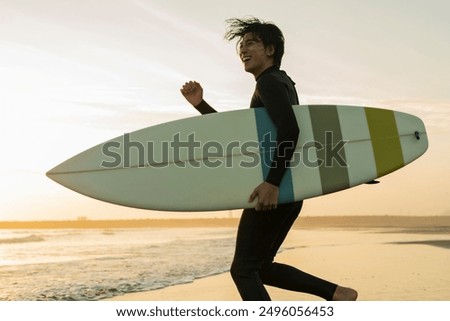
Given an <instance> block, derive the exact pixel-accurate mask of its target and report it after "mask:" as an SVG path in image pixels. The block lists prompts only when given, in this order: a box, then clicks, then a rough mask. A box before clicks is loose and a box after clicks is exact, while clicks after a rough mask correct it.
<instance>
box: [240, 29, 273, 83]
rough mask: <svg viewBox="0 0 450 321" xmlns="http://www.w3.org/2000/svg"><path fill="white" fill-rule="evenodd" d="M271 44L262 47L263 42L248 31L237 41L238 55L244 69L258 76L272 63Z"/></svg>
mask: <svg viewBox="0 0 450 321" xmlns="http://www.w3.org/2000/svg"><path fill="white" fill-rule="evenodd" d="M273 52H274V50H273V46H268V47H264V44H263V42H262V41H261V40H260V39H259V38H258V37H257V36H255V35H254V34H253V33H251V32H249V33H246V34H245V35H244V37H242V39H241V41H240V43H239V57H240V58H241V61H242V62H243V63H244V69H245V71H247V72H249V73H251V74H253V75H254V76H255V78H256V77H258V76H259V75H260V74H261V73H262V72H263V71H264V70H266V69H267V68H269V67H271V66H273V65H274V61H273Z"/></svg>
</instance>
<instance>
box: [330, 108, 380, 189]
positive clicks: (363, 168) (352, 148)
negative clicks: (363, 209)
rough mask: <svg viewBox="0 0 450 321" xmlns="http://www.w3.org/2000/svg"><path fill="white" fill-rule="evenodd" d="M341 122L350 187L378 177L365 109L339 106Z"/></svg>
mask: <svg viewBox="0 0 450 321" xmlns="http://www.w3.org/2000/svg"><path fill="white" fill-rule="evenodd" d="M337 110H338V114H339V121H340V124H341V131H342V138H343V139H344V140H345V141H347V143H346V144H345V158H346V161H347V164H349V166H348V176H349V180H350V186H355V185H359V184H361V183H366V182H367V178H365V177H367V176H366V175H367V173H370V174H369V177H373V178H375V177H376V176H377V169H376V164H375V158H374V156H373V148H372V143H371V142H370V133H369V127H368V125H367V120H366V113H365V111H364V108H355V107H351V106H338V107H337Z"/></svg>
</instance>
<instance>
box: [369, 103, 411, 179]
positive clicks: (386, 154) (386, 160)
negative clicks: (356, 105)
mask: <svg viewBox="0 0 450 321" xmlns="http://www.w3.org/2000/svg"><path fill="white" fill-rule="evenodd" d="M365 113H366V119H367V124H368V126H369V132H370V138H371V140H372V148H373V153H374V156H375V163H376V167H377V175H378V177H380V176H383V175H386V174H388V173H390V172H392V171H394V170H396V169H398V168H400V167H403V166H404V160H403V152H402V146H401V144H400V138H399V137H398V128H397V123H396V121H395V115H394V112H393V111H392V110H386V109H378V108H369V107H366V108H365Z"/></svg>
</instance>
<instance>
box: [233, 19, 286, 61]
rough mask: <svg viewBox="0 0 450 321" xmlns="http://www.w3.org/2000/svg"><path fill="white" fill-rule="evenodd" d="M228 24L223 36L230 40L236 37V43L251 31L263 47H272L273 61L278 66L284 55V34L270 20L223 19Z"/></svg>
mask: <svg viewBox="0 0 450 321" xmlns="http://www.w3.org/2000/svg"><path fill="white" fill-rule="evenodd" d="M225 22H226V23H227V24H228V27H227V30H226V32H225V36H224V38H225V39H226V40H228V41H231V40H233V39H235V38H238V39H239V40H238V44H239V42H240V41H241V40H242V38H243V37H244V35H245V34H247V33H249V32H251V33H253V34H254V35H255V36H256V37H258V38H259V39H260V40H261V41H262V43H263V44H264V47H267V46H270V45H272V46H273V47H274V50H275V51H274V63H275V64H276V65H277V66H278V67H280V66H281V59H282V58H283V55H284V36H283V33H282V32H281V30H280V29H279V28H278V27H277V26H276V25H275V24H273V23H272V22H265V21H262V20H260V19H258V18H255V17H249V18H243V19H238V18H232V19H227V20H226V21H225Z"/></svg>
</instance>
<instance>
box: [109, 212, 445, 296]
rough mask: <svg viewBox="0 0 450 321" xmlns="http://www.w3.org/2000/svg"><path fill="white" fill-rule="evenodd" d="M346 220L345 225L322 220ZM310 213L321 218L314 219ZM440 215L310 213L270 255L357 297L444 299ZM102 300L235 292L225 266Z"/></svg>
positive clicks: (274, 291)
mask: <svg viewBox="0 0 450 321" xmlns="http://www.w3.org/2000/svg"><path fill="white" fill-rule="evenodd" d="M346 220H347V223H346V224H345V225H347V226H346V227H339V228H338V227H330V226H332V225H334V226H336V225H340V224H343V223H342V222H344V221H346ZM371 220H372V221H371ZM318 221H321V223H322V224H321V225H322V226H320V227H318V226H317V222H318ZM312 222H315V224H316V227H314V224H313V223H312ZM352 222H353V224H352ZM364 222H365V224H364ZM368 222H369V223H368ZM448 222H449V218H428V219H427V218H401V217H399V218H397V219H394V218H384V220H383V217H377V218H372V219H369V220H365V221H364V220H362V219H361V220H360V219H359V218H356V219H353V220H352V218H341V220H339V219H338V218H336V219H335V220H334V222H333V220H332V219H329V218H328V219H323V218H316V219H313V220H312V221H311V220H310V221H309V223H310V224H308V223H307V222H304V223H305V225H306V226H307V227H300V226H299V225H296V227H295V228H294V229H293V230H292V231H291V232H290V234H289V235H288V238H287V239H286V242H285V244H284V245H283V251H282V252H281V253H279V255H278V256H277V261H278V262H282V263H287V264H290V265H293V266H295V267H298V268H300V269H302V270H304V271H305V272H308V273H312V274H315V275H317V276H319V277H322V278H324V279H328V280H330V281H332V282H335V283H337V284H340V285H343V286H349V287H353V288H355V289H357V290H358V292H359V298H358V300H364V301H443V300H444V301H447V300H450V273H449V272H450V228H449V225H448ZM368 224H372V227H368V226H367V225H368ZM327 225H328V226H327ZM377 225H378V226H377ZM268 291H269V293H270V295H271V298H272V300H276V301H302V300H306V301H311V300H321V299H320V298H317V297H314V296H311V295H308V294H301V293H295V292H290V291H285V290H280V289H276V288H272V287H268ZM110 300H117V301H234V300H240V297H239V294H238V292H237V290H236V289H235V286H234V284H233V281H232V279H231V276H230V275H229V273H227V272H226V273H221V274H219V275H213V276H209V277H205V278H201V279H197V280H194V281H193V282H191V283H186V284H179V285H175V286H169V287H166V288H163V289H158V290H153V291H145V292H137V293H129V294H126V295H121V296H116V297H113V298H111V299H110Z"/></svg>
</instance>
